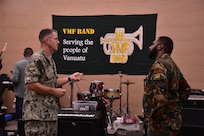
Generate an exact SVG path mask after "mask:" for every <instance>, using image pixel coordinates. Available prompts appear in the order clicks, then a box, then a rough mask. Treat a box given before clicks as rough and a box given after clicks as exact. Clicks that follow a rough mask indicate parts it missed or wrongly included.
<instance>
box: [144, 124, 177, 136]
mask: <svg viewBox="0 0 204 136" xmlns="http://www.w3.org/2000/svg"><path fill="white" fill-rule="evenodd" d="M145 133H146V134H145V136H177V135H178V134H179V130H178V129H177V130H173V129H172V128H171V127H170V126H166V125H162V124H160V123H152V124H151V123H147V124H146V132H145Z"/></svg>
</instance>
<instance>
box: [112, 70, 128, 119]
mask: <svg viewBox="0 0 204 136" xmlns="http://www.w3.org/2000/svg"><path fill="white" fill-rule="evenodd" d="M118 73H119V74H120V92H119V93H120V96H119V99H120V107H119V108H118V109H116V110H115V111H114V112H115V113H116V114H117V115H120V116H122V115H127V113H126V111H125V110H124V109H123V107H122V77H123V76H122V74H121V71H118ZM118 110H119V114H118Z"/></svg>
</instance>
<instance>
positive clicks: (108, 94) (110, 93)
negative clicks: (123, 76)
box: [103, 89, 120, 99]
mask: <svg viewBox="0 0 204 136" xmlns="http://www.w3.org/2000/svg"><path fill="white" fill-rule="evenodd" d="M103 96H104V97H105V98H107V99H119V98H120V92H119V90H115V89H105V90H104V91H103Z"/></svg>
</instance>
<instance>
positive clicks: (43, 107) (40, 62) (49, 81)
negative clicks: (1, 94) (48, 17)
mask: <svg viewBox="0 0 204 136" xmlns="http://www.w3.org/2000/svg"><path fill="white" fill-rule="evenodd" d="M39 40H40V43H41V50H40V51H38V52H36V53H35V54H33V56H32V57H31V58H30V61H29V62H28V64H27V67H26V69H25V83H26V91H25V94H24V103H23V120H24V122H25V135H26V136H56V135H57V113H58V110H59V98H60V97H62V96H63V95H64V94H65V93H66V89H63V88H58V87H61V86H62V85H64V84H66V83H68V82H70V81H71V80H75V81H79V80H80V79H81V78H82V76H83V74H82V73H79V72H75V73H73V74H71V75H70V76H68V77H63V78H57V72H56V65H55V62H54V60H53V59H52V54H53V53H54V52H55V51H57V50H58V44H59V39H58V33H57V31H56V30H53V29H43V30H41V31H40V34H39Z"/></svg>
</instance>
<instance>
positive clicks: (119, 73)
mask: <svg viewBox="0 0 204 136" xmlns="http://www.w3.org/2000/svg"><path fill="white" fill-rule="evenodd" d="M118 73H119V74H120V107H119V111H120V115H121V113H122V110H121V108H122V77H123V76H122V73H121V71H118Z"/></svg>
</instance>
